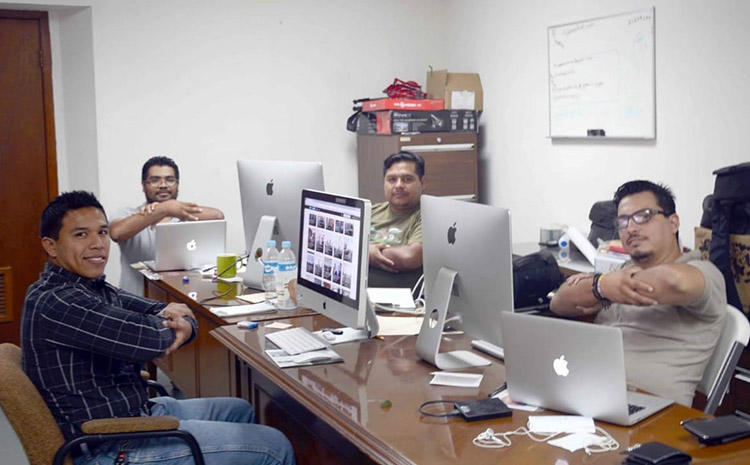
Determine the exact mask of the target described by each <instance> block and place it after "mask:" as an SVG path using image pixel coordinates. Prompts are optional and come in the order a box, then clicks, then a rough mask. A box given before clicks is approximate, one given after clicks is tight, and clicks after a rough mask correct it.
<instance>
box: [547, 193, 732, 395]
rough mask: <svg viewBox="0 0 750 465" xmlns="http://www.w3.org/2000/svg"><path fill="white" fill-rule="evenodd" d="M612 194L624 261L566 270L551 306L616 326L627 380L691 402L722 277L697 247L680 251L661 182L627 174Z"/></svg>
mask: <svg viewBox="0 0 750 465" xmlns="http://www.w3.org/2000/svg"><path fill="white" fill-rule="evenodd" d="M614 201H615V206H616V207H617V215H618V216H617V218H616V219H615V225H616V227H617V229H618V231H619V235H620V239H621V240H622V244H623V247H624V248H625V250H626V251H627V252H628V253H629V254H630V258H631V261H629V262H628V263H626V264H625V265H624V266H623V267H622V268H621V269H619V270H617V271H612V272H609V273H606V274H600V273H595V274H578V275H574V276H571V277H570V278H568V280H567V281H566V282H565V283H564V284H563V285H562V286H561V287H560V288H559V289H558V290H557V292H556V293H555V296H554V297H553V299H552V302H551V305H550V307H551V309H552V311H553V312H555V313H558V314H560V315H564V316H578V315H587V314H596V319H595V320H594V322H595V323H597V324H603V325H609V326H615V327H619V328H621V330H622V337H623V344H624V348H625V367H626V374H627V379H628V383H629V384H632V385H634V386H637V387H638V388H641V389H644V390H646V391H648V392H651V393H653V394H656V395H659V396H662V397H665V398H668V399H672V400H674V401H676V402H678V403H680V404H683V405H687V406H690V405H691V404H692V400H693V394H694V391H695V387H696V385H697V384H698V382H699V381H700V379H701V377H702V376H703V371H704V369H705V367H706V364H707V363H708V359H709V358H710V357H711V355H712V353H713V350H714V347H715V346H716V342H717V340H718V338H719V335H720V334H721V330H722V327H723V324H724V316H725V314H726V295H725V291H724V278H723V277H722V275H721V273H720V272H719V270H718V269H717V268H716V267H715V266H714V265H713V264H712V263H711V262H708V261H701V259H700V253H699V251H693V252H689V253H682V251H681V250H680V245H679V241H678V231H679V227H680V219H679V216H677V213H676V212H675V203H674V196H673V195H672V192H671V191H670V190H669V188H668V187H666V186H663V185H660V184H655V183H652V182H650V181H630V182H627V183H625V184H623V185H622V186H620V187H619V188H618V189H617V191H616V192H615V196H614ZM582 343H584V342H583V341H582Z"/></svg>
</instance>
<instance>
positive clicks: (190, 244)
mask: <svg viewBox="0 0 750 465" xmlns="http://www.w3.org/2000/svg"><path fill="white" fill-rule="evenodd" d="M185 248H186V249H188V250H189V251H190V252H194V251H195V249H197V248H198V243H197V242H195V239H193V240H192V241H190V242H188V243H187V244H185Z"/></svg>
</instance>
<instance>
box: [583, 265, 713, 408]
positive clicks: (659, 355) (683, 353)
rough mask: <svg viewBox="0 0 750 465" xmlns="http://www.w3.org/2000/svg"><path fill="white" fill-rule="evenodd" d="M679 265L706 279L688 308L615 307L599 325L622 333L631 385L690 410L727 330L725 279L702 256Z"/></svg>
mask: <svg viewBox="0 0 750 465" xmlns="http://www.w3.org/2000/svg"><path fill="white" fill-rule="evenodd" d="M676 263H687V264H688V265H691V266H694V267H696V268H697V269H698V270H699V271H700V272H701V273H702V274H703V278H704V280H705V288H704V289H703V294H702V295H701V296H700V297H699V298H698V299H697V300H695V301H694V302H691V303H690V304H688V305H653V306H650V307H638V306H635V305H625V304H612V305H611V306H610V307H609V308H608V309H606V310H602V311H601V312H599V315H597V317H596V320H595V323H597V324H602V325H608V326H614V327H618V328H620V329H621V330H622V338H623V344H624V347H625V369H626V374H627V379H628V384H630V385H633V386H636V387H638V388H640V389H643V390H645V391H648V392H651V393H653V394H656V395H658V396H661V397H666V398H668V399H672V400H674V401H675V402H678V403H680V404H683V405H687V406H690V405H691V404H692V402H693V394H694V392H695V387H696V386H697V384H698V382H699V381H700V380H701V378H702V377H703V371H704V369H705V368H706V364H707V363H708V359H709V358H710V357H711V355H712V354H713V350H714V347H715V346H716V342H717V341H718V339H719V335H720V334H721V330H722V328H723V326H724V317H725V315H726V312H727V310H726V293H725V288H724V277H723V276H722V275H721V272H720V271H719V270H718V269H717V268H716V266H714V264H713V263H711V262H709V261H702V260H700V252H698V251H693V252H690V253H686V254H683V255H682V256H681V257H680V258H679V259H678V260H677V261H676Z"/></svg>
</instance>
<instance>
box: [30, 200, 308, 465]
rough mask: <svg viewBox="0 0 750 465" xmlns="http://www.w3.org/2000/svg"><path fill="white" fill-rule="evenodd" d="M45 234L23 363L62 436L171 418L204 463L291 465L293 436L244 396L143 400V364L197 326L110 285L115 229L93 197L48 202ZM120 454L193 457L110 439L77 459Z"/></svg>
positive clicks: (175, 309) (184, 312)
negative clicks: (98, 422)
mask: <svg viewBox="0 0 750 465" xmlns="http://www.w3.org/2000/svg"><path fill="white" fill-rule="evenodd" d="M41 237H42V247H43V248H44V250H45V251H46V252H47V255H48V257H49V262H48V263H47V264H46V266H45V269H44V271H43V272H42V273H41V275H40V277H39V280H38V281H37V282H35V283H34V284H32V285H31V286H30V287H29V289H28V291H27V293H26V299H25V301H24V308H23V320H22V329H21V339H22V349H23V367H24V371H25V372H26V373H27V375H28V376H29V378H31V380H32V381H33V382H34V384H35V385H36V387H37V389H38V390H39V392H40V393H41V394H42V397H43V398H44V400H45V402H46V403H47V405H48V406H49V408H50V410H51V411H52V414H53V416H54V417H55V419H56V420H57V423H58V425H59V426H60V428H61V430H62V432H63V434H64V435H65V436H66V438H68V439H70V438H73V437H75V436H77V435H79V434H80V433H81V431H80V424H81V423H83V422H85V421H88V420H92V419H95V418H111V417H134V416H145V415H173V416H176V417H178V418H179V419H180V429H184V430H187V431H189V432H190V433H192V434H193V436H195V438H196V440H197V441H198V443H199V445H200V447H201V450H202V451H203V454H204V457H205V459H206V463H209V464H210V463H215V464H230V463H243V464H253V463H258V464H260V463H273V464H282V463H283V464H293V463H294V453H293V451H292V449H291V445H290V444H289V442H288V441H287V439H286V438H285V437H284V436H283V435H282V434H281V433H280V432H279V431H277V430H274V429H272V428H269V427H266V426H261V425H256V424H253V419H254V412H253V409H252V406H250V404H248V403H247V402H245V401H244V400H242V399H235V398H210V399H187V400H175V399H173V398H171V397H159V398H156V399H152V400H149V399H148V398H147V395H146V389H145V384H144V381H143V380H142V379H141V377H140V367H141V365H142V364H143V363H144V362H147V361H150V360H153V359H154V358H157V357H161V356H165V355H167V354H169V353H170V352H172V351H174V350H176V349H178V348H179V347H180V346H182V345H183V344H186V343H188V342H190V341H191V340H192V339H193V338H194V337H195V335H196V332H197V323H196V321H195V318H194V316H193V314H192V312H191V311H190V309H189V308H188V307H187V306H186V305H184V304H176V303H170V304H166V303H163V302H157V301H153V300H149V299H145V298H143V297H138V296H135V295H133V294H129V293H127V292H125V291H122V290H120V289H117V288H116V287H114V286H112V285H111V284H108V283H107V282H106V281H105V277H104V267H105V265H106V263H107V259H108V257H109V246H110V241H109V226H108V224H107V217H106V214H105V212H104V208H103V207H102V206H101V204H100V203H99V202H98V201H97V200H96V198H95V197H94V196H93V195H92V194H89V193H87V192H81V191H74V192H67V193H64V194H62V195H60V196H59V197H57V198H56V199H54V200H53V201H52V202H50V204H49V205H48V206H47V207H46V208H45V210H44V212H43V213H42V219H41ZM123 454H124V457H125V460H126V461H127V462H129V463H139V462H158V463H169V464H183V463H184V464H188V463H190V464H192V463H193V460H192V457H191V455H190V451H189V449H188V447H187V445H186V444H185V443H184V442H182V441H180V440H177V439H174V438H164V439H144V440H135V441H134V440H131V441H126V442H121V443H120V442H117V441H111V442H109V443H105V444H102V445H101V446H98V447H97V448H96V449H94V450H90V451H87V450H84V451H82V452H81V453H80V454H78V456H77V457H76V460H75V463H76V465H83V464H89V463H114V461H115V459H116V457H117V456H118V455H120V456H121V457H122V456H123Z"/></svg>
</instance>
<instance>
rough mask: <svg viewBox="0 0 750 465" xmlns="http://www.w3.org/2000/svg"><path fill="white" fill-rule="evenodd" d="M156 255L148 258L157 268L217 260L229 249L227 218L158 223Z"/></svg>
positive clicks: (183, 267) (184, 267)
mask: <svg viewBox="0 0 750 465" xmlns="http://www.w3.org/2000/svg"><path fill="white" fill-rule="evenodd" d="M155 236H156V239H155V246H156V259H155V260H153V261H148V262H144V263H145V264H146V265H147V266H148V267H149V268H151V269H152V270H154V271H168V270H192V269H195V268H202V267H205V266H207V265H213V264H216V256H217V255H219V254H222V253H224V251H225V250H226V237H227V222H226V220H210V221H184V222H179V223H157V224H156V229H155Z"/></svg>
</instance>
